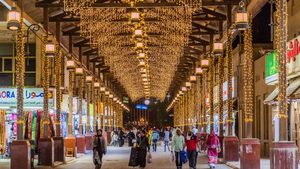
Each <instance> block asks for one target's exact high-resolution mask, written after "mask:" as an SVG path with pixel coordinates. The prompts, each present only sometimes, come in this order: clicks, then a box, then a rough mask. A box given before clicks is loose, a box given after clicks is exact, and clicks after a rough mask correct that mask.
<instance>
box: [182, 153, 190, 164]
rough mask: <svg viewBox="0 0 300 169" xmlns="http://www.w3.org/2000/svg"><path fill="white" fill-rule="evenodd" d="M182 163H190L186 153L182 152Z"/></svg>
mask: <svg viewBox="0 0 300 169" xmlns="http://www.w3.org/2000/svg"><path fill="white" fill-rule="evenodd" d="M180 161H181V162H182V164H185V163H186V162H187V161H188V157H187V153H186V151H180Z"/></svg>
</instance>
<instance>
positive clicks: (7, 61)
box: [3, 58, 13, 72]
mask: <svg viewBox="0 0 300 169" xmlns="http://www.w3.org/2000/svg"><path fill="white" fill-rule="evenodd" d="M3 68H4V69H3V72H12V71H13V60H12V58H3Z"/></svg>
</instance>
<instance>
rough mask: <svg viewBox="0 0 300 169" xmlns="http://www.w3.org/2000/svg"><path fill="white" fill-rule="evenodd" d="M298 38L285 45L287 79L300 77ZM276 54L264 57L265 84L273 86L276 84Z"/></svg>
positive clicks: (299, 39) (299, 44) (272, 53)
mask: <svg viewBox="0 0 300 169" xmlns="http://www.w3.org/2000/svg"><path fill="white" fill-rule="evenodd" d="M299 41H300V36H298V37H296V38H294V39H292V40H290V41H289V42H288V43H287V52H286V69H287V70H286V71H287V79H292V78H295V77H297V76H300V43H299ZM277 55H278V54H277V52H274V51H273V52H270V53H268V54H267V56H266V63H265V66H266V79H265V81H266V84H269V85H273V84H276V83H277V82H278V57H277Z"/></svg>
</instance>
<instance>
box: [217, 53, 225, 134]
mask: <svg viewBox="0 0 300 169" xmlns="http://www.w3.org/2000/svg"><path fill="white" fill-rule="evenodd" d="M218 75H219V78H218V80H219V81H218V84H219V93H218V94H219V131H220V132H219V136H221V137H222V136H223V135H224V133H223V125H224V122H223V75H224V74H223V56H222V55H221V56H219V57H218Z"/></svg>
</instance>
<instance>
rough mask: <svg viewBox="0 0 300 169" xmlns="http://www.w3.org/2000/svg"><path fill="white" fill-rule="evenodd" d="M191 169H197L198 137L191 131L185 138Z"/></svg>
mask: <svg viewBox="0 0 300 169" xmlns="http://www.w3.org/2000/svg"><path fill="white" fill-rule="evenodd" d="M185 144H186V148H187V155H188V159H189V166H190V169H196V164H197V144H198V137H197V136H196V135H195V134H194V133H192V132H191V131H189V132H188V133H187V136H186V138H185Z"/></svg>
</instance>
